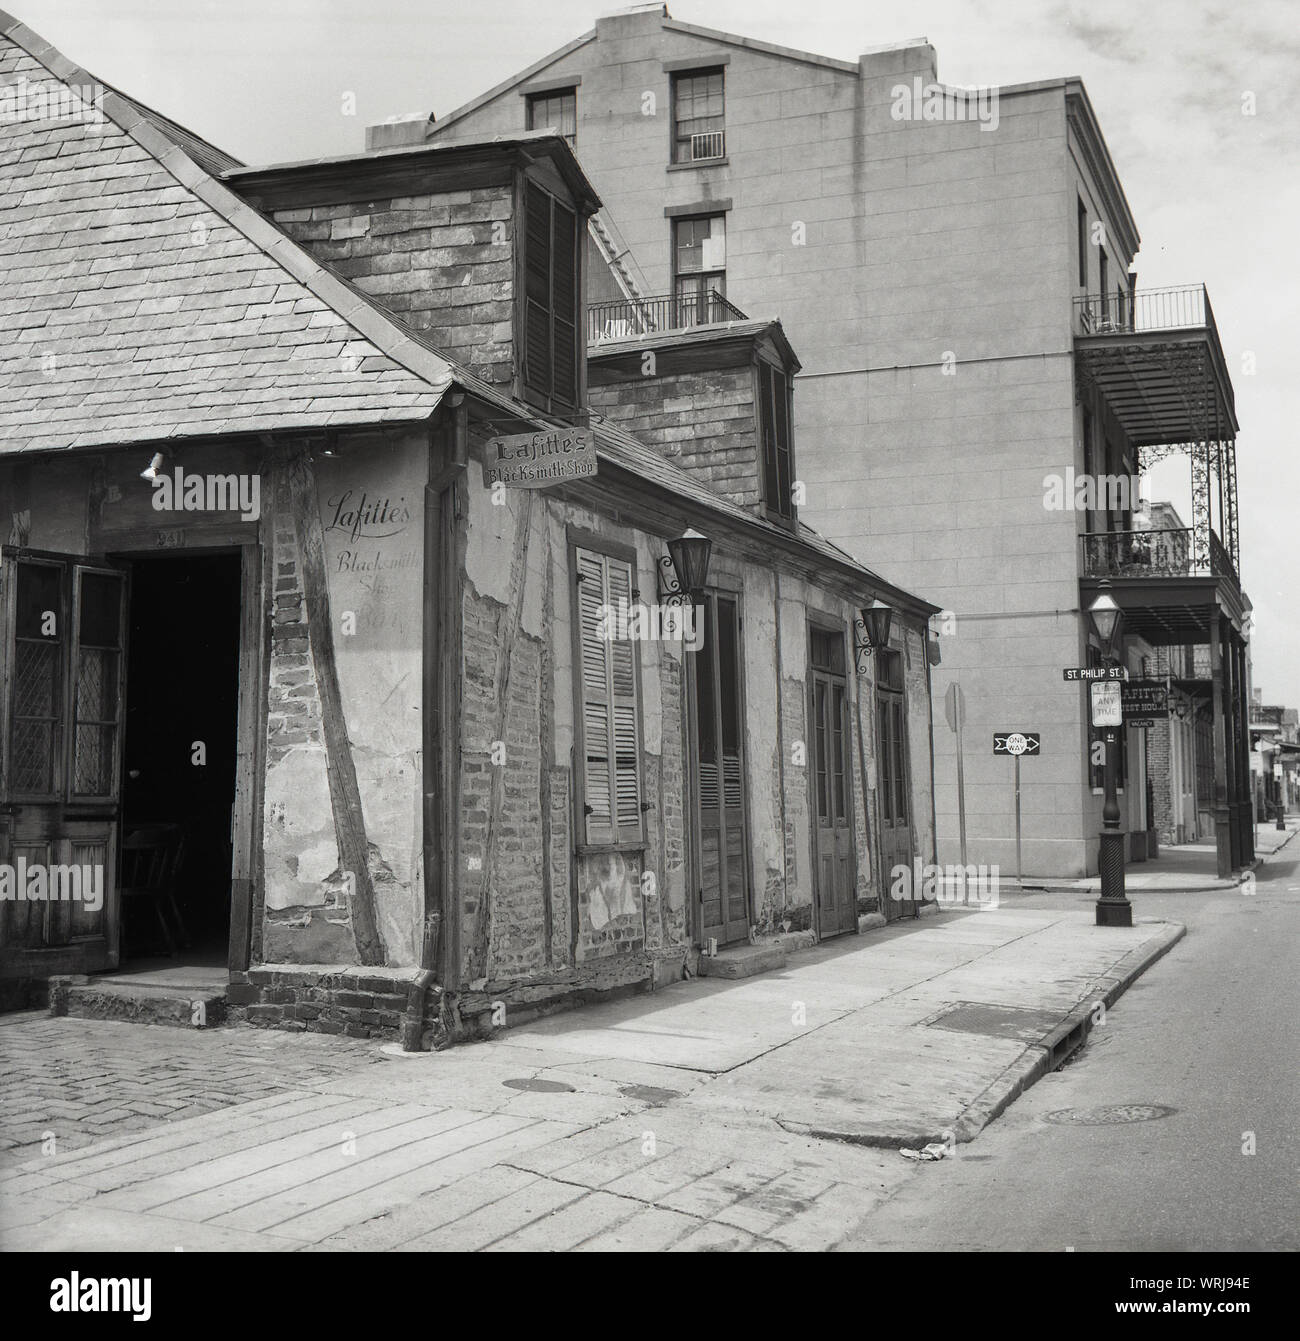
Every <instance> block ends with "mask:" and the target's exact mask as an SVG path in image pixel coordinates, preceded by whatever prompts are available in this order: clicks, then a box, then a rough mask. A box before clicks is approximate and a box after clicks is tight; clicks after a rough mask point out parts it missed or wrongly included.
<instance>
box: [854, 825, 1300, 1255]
mask: <svg viewBox="0 0 1300 1341" xmlns="http://www.w3.org/2000/svg"><path fill="white" fill-rule="evenodd" d="M1291 852H1292V850H1291V849H1290V848H1288V849H1287V851H1286V852H1283V853H1279V854H1278V855H1277V856H1276V857H1274V858H1273V859H1272V860H1271V861H1269V862H1268V863H1267V864H1266V865H1265V866H1264V867H1263V868H1262V870H1261V871H1260V872H1259V876H1258V878H1257V880H1256V883H1255V885H1254V891H1255V892H1254V893H1249V892H1246V890H1245V889H1243V890H1242V891H1231V890H1213V891H1207V892H1201V893H1172V892H1151V893H1144V894H1142V895H1141V896H1140V897H1137V898H1136V901H1135V905H1134V915H1135V917H1160V918H1167V919H1171V920H1175V921H1180V922H1183V923H1185V924H1186V926H1187V928H1188V933H1187V936H1186V937H1185V938H1184V939H1183V940H1182V941H1181V942H1180V943H1179V944H1178V945H1176V946H1175V947H1174V948H1173V950H1172V951H1171V952H1170V953H1169V954H1168V955H1166V956H1165V958H1164V959H1162V960H1161V961H1160V962H1159V963H1158V964H1156V965H1155V966H1154V967H1153V968H1152V969H1151V970H1150V971H1149V972H1148V973H1147V974H1145V975H1144V976H1143V977H1142V978H1141V979H1140V980H1139V981H1138V982H1137V983H1136V984H1135V985H1134V987H1133V988H1132V989H1131V990H1130V991H1129V992H1128V993H1127V994H1126V995H1125V996H1124V997H1123V998H1122V999H1121V1000H1120V1001H1119V1002H1118V1003H1117V1004H1116V1005H1115V1007H1114V1008H1113V1009H1112V1010H1111V1011H1110V1012H1109V1013H1108V1014H1107V1016H1106V1018H1105V1020H1104V1022H1103V1023H1102V1024H1101V1025H1100V1026H1099V1027H1098V1028H1096V1029H1094V1030H1093V1032H1092V1035H1091V1038H1090V1041H1089V1043H1088V1045H1087V1046H1086V1048H1084V1049H1083V1050H1082V1052H1080V1053H1078V1054H1076V1056H1075V1059H1074V1060H1072V1061H1071V1062H1069V1063H1068V1064H1067V1065H1066V1066H1065V1067H1064V1068H1062V1069H1061V1070H1059V1071H1057V1072H1055V1073H1053V1074H1051V1075H1049V1076H1046V1077H1044V1078H1043V1080H1042V1081H1040V1082H1039V1084H1038V1085H1036V1086H1035V1087H1034V1088H1033V1089H1031V1090H1030V1091H1029V1092H1028V1093H1027V1094H1026V1095H1024V1096H1023V1097H1022V1098H1021V1099H1019V1100H1018V1101H1017V1102H1016V1103H1015V1104H1013V1105H1012V1106H1011V1108H1010V1109H1008V1110H1007V1112H1005V1113H1004V1114H1003V1115H1002V1117H1001V1118H1000V1119H999V1120H998V1121H997V1122H995V1123H994V1124H992V1125H991V1126H990V1127H988V1128H987V1129H986V1130H985V1131H984V1132H983V1133H982V1134H981V1135H980V1137H979V1139H978V1141H976V1142H974V1143H972V1144H969V1145H963V1146H959V1147H957V1150H956V1152H955V1154H954V1155H953V1156H952V1157H951V1158H949V1159H945V1160H943V1161H941V1162H937V1163H932V1164H927V1165H924V1166H922V1167H921V1168H920V1171H919V1172H920V1174H921V1176H919V1177H917V1178H914V1179H911V1180H910V1181H909V1182H908V1183H907V1184H905V1185H904V1186H902V1187H901V1188H900V1189H899V1191H898V1193H897V1194H896V1195H895V1196H894V1197H893V1198H892V1199H891V1200H889V1201H887V1202H885V1203H883V1204H882V1205H881V1206H880V1207H879V1208H878V1209H877V1210H876V1211H875V1212H874V1213H873V1214H871V1215H870V1216H869V1217H868V1218H867V1219H866V1220H864V1221H863V1222H862V1223H861V1224H859V1226H858V1227H857V1228H856V1229H855V1230H854V1231H853V1232H852V1233H851V1234H850V1235H849V1237H848V1238H847V1240H846V1241H845V1242H844V1243H843V1244H842V1245H841V1246H842V1248H843V1249H848V1250H852V1249H872V1248H874V1249H876V1250H881V1249H886V1250H887V1249H895V1250H901V1249H906V1250H917V1249H921V1250H945V1249H947V1250H964V1251H981V1250H994V1251H996V1250H1008V1249H1009V1250H1017V1249H1036V1250H1047V1251H1052V1250H1056V1251H1070V1250H1073V1251H1076V1252H1086V1251H1116V1250H1136V1251H1147V1250H1173V1251H1188V1250H1210V1251H1214V1250H1223V1251H1240V1250H1250V1249H1255V1250H1260V1249H1262V1250H1295V1249H1297V1248H1300V1195H1298V1193H1297V1187H1298V1186H1300V1180H1298V1179H1297V1173H1298V1172H1300V1132H1298V1131H1297V1124H1296V1111H1297V1106H1298V1101H1300V1084H1298V1083H1297V1077H1298V1076H1300V1038H1298V1037H1297V1031H1296V1020H1297V1018H1298V1016H1300V1010H1298V1008H1300V985H1298V984H1297V977H1296V944H1297V933H1300V862H1297V860H1296V856H1300V851H1298V852H1296V854H1295V855H1294V856H1293V855H1291ZM1288 856H1291V860H1287V859H1286V858H1287V857H1288ZM1246 888H1247V889H1248V888H1249V886H1247V887H1246ZM1090 897H1091V896H1088V895H1082V894H1081V895H1079V896H1078V900H1079V903H1080V905H1081V906H1082V905H1083V904H1086V902H1088V900H1089V899H1090ZM1060 898H1061V895H1060V894H1054V895H1047V896H1044V895H1038V896H1026V897H1024V898H1023V900H1021V899H1014V900H1013V903H1014V906H1016V907H1020V906H1024V907H1036V906H1041V905H1042V904H1043V903H1044V902H1046V901H1048V900H1056V901H1058V906H1059V900H1060ZM1138 1106H1152V1107H1155V1108H1157V1109H1163V1110H1171V1111H1169V1112H1168V1113H1167V1115H1165V1116H1152V1115H1151V1114H1149V1113H1144V1112H1143V1110H1142V1109H1141V1108H1139V1107H1138ZM1098 1109H1102V1110H1106V1109H1109V1110H1111V1111H1109V1112H1106V1111H1103V1112H1101V1113H1097V1112H1096V1111H1095V1110H1098ZM1090 1115H1091V1117H1092V1118H1093V1119H1094V1121H1092V1122H1086V1121H1080V1120H1079V1119H1080V1118H1088V1117H1089V1116H1090ZM1139 1117H1145V1118H1146V1120H1136V1121H1135V1120H1133V1119H1134V1118H1139ZM1098 1118H1101V1119H1107V1120H1105V1121H1096V1120H1095V1119H1098Z"/></svg>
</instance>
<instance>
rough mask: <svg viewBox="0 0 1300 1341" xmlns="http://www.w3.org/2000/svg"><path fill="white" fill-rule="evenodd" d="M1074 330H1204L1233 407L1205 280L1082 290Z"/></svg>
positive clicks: (1139, 332) (1141, 332)
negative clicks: (1102, 290)
mask: <svg viewBox="0 0 1300 1341" xmlns="http://www.w3.org/2000/svg"><path fill="white" fill-rule="evenodd" d="M1074 330H1075V334H1076V335H1080V336H1115V335H1132V336H1147V335H1157V334H1158V333H1159V332H1162V331H1198V330H1203V331H1204V332H1205V338H1206V339H1207V340H1208V341H1209V344H1210V349H1211V351H1212V358H1213V361H1214V365H1215V366H1216V367H1217V368H1220V369H1222V370H1223V376H1222V382H1223V391H1224V395H1225V397H1226V399H1227V403H1228V408H1229V409H1230V410H1231V409H1232V408H1233V404H1234V400H1235V397H1234V395H1233V388H1232V379H1231V378H1230V377H1228V376H1227V365H1226V364H1225V362H1224V358H1223V345H1222V344H1221V343H1220V341H1219V327H1218V325H1217V324H1216V322H1215V320H1214V308H1213V307H1211V306H1210V295H1209V293H1208V292H1207V291H1206V288H1205V285H1204V284H1185V285H1182V286H1181V287H1179V288H1173V289H1135V290H1132V291H1131V292H1130V291H1121V290H1118V289H1117V290H1116V291H1115V292H1114V293H1087V294H1083V295H1081V296H1080V297H1078V298H1076V299H1075V300H1074Z"/></svg>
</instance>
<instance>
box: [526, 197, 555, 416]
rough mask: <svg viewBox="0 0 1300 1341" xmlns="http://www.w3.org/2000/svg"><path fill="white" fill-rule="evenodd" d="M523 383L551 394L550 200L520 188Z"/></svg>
mask: <svg viewBox="0 0 1300 1341" xmlns="http://www.w3.org/2000/svg"><path fill="white" fill-rule="evenodd" d="M524 382H525V384H526V385H528V386H530V387H532V388H533V389H534V390H535V391H540V392H542V393H543V394H545V395H550V391H551V197H550V196H549V195H547V194H546V192H545V191H543V190H542V189H541V187H539V186H534V185H533V184H532V182H527V183H525V185H524Z"/></svg>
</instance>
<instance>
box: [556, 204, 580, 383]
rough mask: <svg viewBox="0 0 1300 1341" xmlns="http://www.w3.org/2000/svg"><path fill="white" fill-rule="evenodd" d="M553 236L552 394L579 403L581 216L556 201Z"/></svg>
mask: <svg viewBox="0 0 1300 1341" xmlns="http://www.w3.org/2000/svg"><path fill="white" fill-rule="evenodd" d="M553 220H554V226H553V232H552V235H551V322H552V330H553V344H552V349H553V357H554V364H553V369H554V380H553V384H552V393H553V394H554V395H555V396H556V397H557V399H559V400H563V401H567V402H568V403H569V404H570V405H576V404H577V402H578V216H577V215H576V214H575V213H574V212H573V211H572V210H571V209H568V208H567V207H566V206H564V205H562V204H560V202H559V201H558V200H557V201H555V202H554V214H553Z"/></svg>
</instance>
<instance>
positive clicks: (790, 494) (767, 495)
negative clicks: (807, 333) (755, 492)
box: [758, 361, 794, 524]
mask: <svg viewBox="0 0 1300 1341" xmlns="http://www.w3.org/2000/svg"><path fill="white" fill-rule="evenodd" d="M758 408H759V425H760V432H761V434H762V449H763V506H764V509H765V511H766V512H767V515H768V516H769V517H771V518H773V519H776V518H780V519H781V520H782V521H786V522H789V523H792V524H793V522H794V448H793V435H792V433H791V418H792V416H791V413H790V378H789V375H788V374H787V373H786V371H785V369H784V368H778V367H775V366H773V365H772V364H770V363H768V362H766V361H760V363H759V365H758Z"/></svg>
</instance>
